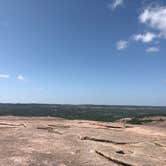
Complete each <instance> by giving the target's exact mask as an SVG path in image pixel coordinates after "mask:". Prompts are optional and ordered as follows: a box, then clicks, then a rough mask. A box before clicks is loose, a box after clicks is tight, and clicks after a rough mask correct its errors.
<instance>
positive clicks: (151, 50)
mask: <svg viewBox="0 0 166 166" xmlns="http://www.w3.org/2000/svg"><path fill="white" fill-rule="evenodd" d="M146 52H148V53H155V52H159V48H158V47H149V48H147V49H146Z"/></svg>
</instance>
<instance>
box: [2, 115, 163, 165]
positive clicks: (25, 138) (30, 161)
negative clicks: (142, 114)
mask: <svg viewBox="0 0 166 166" xmlns="http://www.w3.org/2000/svg"><path fill="white" fill-rule="evenodd" d="M164 123H165V122H164V121H163V124H164ZM161 126H162V127H161ZM165 127H166V126H165V125H160V126H155V125H149V126H148V125H146V126H145V125H141V126H137V125H128V126H124V125H123V124H122V123H120V122H118V123H101V122H94V121H80V120H72V121H69V120H64V119H59V118H50V117H45V118H44V117H43V118H41V117H36V118H34V117H28V118H27V117H0V165H2V166H117V165H122V166H165V165H166V130H165V129H166V128H165Z"/></svg>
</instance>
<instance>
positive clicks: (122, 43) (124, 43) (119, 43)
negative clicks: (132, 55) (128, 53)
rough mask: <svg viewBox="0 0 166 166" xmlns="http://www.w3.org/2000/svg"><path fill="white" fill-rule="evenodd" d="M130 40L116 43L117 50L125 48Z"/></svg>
mask: <svg viewBox="0 0 166 166" xmlns="http://www.w3.org/2000/svg"><path fill="white" fill-rule="evenodd" d="M127 45H128V42H127V41H126V40H119V41H118V42H117V43H116V48H117V50H124V49H126V48H127Z"/></svg>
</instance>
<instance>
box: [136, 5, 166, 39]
mask: <svg viewBox="0 0 166 166" xmlns="http://www.w3.org/2000/svg"><path fill="white" fill-rule="evenodd" d="M139 20H140V22H141V23H143V24H146V25H147V26H148V27H150V28H152V29H155V30H157V31H158V32H159V33H160V37H165V38H166V6H160V7H159V6H157V7H152V6H149V7H147V8H145V9H144V10H143V12H142V13H141V14H140V16H139Z"/></svg>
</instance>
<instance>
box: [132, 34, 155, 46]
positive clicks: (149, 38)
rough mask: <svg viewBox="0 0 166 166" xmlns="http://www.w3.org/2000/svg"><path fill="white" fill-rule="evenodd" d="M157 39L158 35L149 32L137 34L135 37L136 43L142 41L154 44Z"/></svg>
mask: <svg viewBox="0 0 166 166" xmlns="http://www.w3.org/2000/svg"><path fill="white" fill-rule="evenodd" d="M155 38H157V35H156V34H155V33H151V32H147V33H145V34H137V35H134V37H133V39H134V40H135V41H142V42H143V43H149V42H152V41H153V40H154V39H155Z"/></svg>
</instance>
